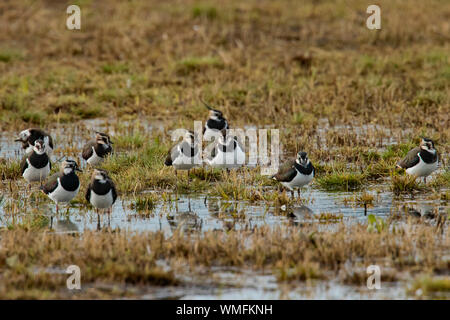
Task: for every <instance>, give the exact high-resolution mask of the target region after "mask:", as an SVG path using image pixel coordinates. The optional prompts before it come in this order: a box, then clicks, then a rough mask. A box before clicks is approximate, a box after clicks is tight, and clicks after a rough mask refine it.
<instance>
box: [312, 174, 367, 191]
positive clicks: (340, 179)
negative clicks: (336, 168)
mask: <svg viewBox="0 0 450 320" xmlns="http://www.w3.org/2000/svg"><path fill="white" fill-rule="evenodd" d="M364 179H365V175H364V174H362V173H354V172H334V173H330V174H328V175H324V176H320V177H318V178H316V180H315V183H316V184H317V185H318V186H319V187H320V188H322V189H324V190H328V191H348V190H356V189H359V188H361V187H362V186H363V184H364Z"/></svg>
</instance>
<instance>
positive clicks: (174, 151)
mask: <svg viewBox="0 0 450 320" xmlns="http://www.w3.org/2000/svg"><path fill="white" fill-rule="evenodd" d="M177 147H178V143H175V144H174V145H173V146H171V147H170V149H169V151H168V152H167V157H166V160H165V161H164V164H165V165H166V166H171V165H172V162H173V160H175V158H176V157H177V156H178V153H179V152H178V148H177Z"/></svg>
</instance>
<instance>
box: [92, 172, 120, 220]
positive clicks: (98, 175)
mask: <svg viewBox="0 0 450 320" xmlns="http://www.w3.org/2000/svg"><path fill="white" fill-rule="evenodd" d="M85 198H86V200H87V201H88V202H89V203H90V204H92V206H93V207H94V208H95V211H96V212H97V218H98V220H97V228H98V229H100V214H99V209H107V211H108V216H109V215H110V214H111V207H112V205H113V204H114V202H116V199H117V191H116V186H115V184H114V182H113V181H112V180H111V178H110V177H109V176H108V173H107V172H106V171H105V170H101V169H94V172H93V173H92V177H91V183H90V184H89V186H88V188H87V190H86V195H85Z"/></svg>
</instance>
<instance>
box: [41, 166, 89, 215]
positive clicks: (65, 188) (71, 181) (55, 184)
mask: <svg viewBox="0 0 450 320" xmlns="http://www.w3.org/2000/svg"><path fill="white" fill-rule="evenodd" d="M76 171H80V172H81V170H80V169H79V168H78V164H77V163H76V162H75V161H74V160H70V159H67V160H65V161H63V162H62V163H61V169H60V172H58V173H55V174H54V175H53V176H51V177H50V178H49V180H48V182H47V183H46V184H45V185H43V186H42V187H41V190H42V191H43V192H44V193H45V194H46V195H47V196H48V197H49V198H50V199H52V200H53V202H55V203H56V213H57V214H58V204H59V203H67V202H69V201H70V200H72V199H73V198H75V197H76V195H77V194H78V191H79V190H80V180H79V179H78V176H77V174H76Z"/></svg>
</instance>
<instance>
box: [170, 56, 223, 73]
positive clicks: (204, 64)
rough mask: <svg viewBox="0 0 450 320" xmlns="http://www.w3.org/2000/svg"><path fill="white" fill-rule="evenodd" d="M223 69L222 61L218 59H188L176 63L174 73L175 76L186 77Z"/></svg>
mask: <svg viewBox="0 0 450 320" xmlns="http://www.w3.org/2000/svg"><path fill="white" fill-rule="evenodd" d="M223 67H224V64H223V61H222V60H221V59H220V58H218V57H209V56H207V57H188V58H184V59H182V60H180V61H178V62H177V63H176V66H175V72H176V74H177V75H181V76H187V75H189V74H191V73H195V72H200V71H205V70H208V69H211V68H215V69H217V68H218V69H221V68H223Z"/></svg>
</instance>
